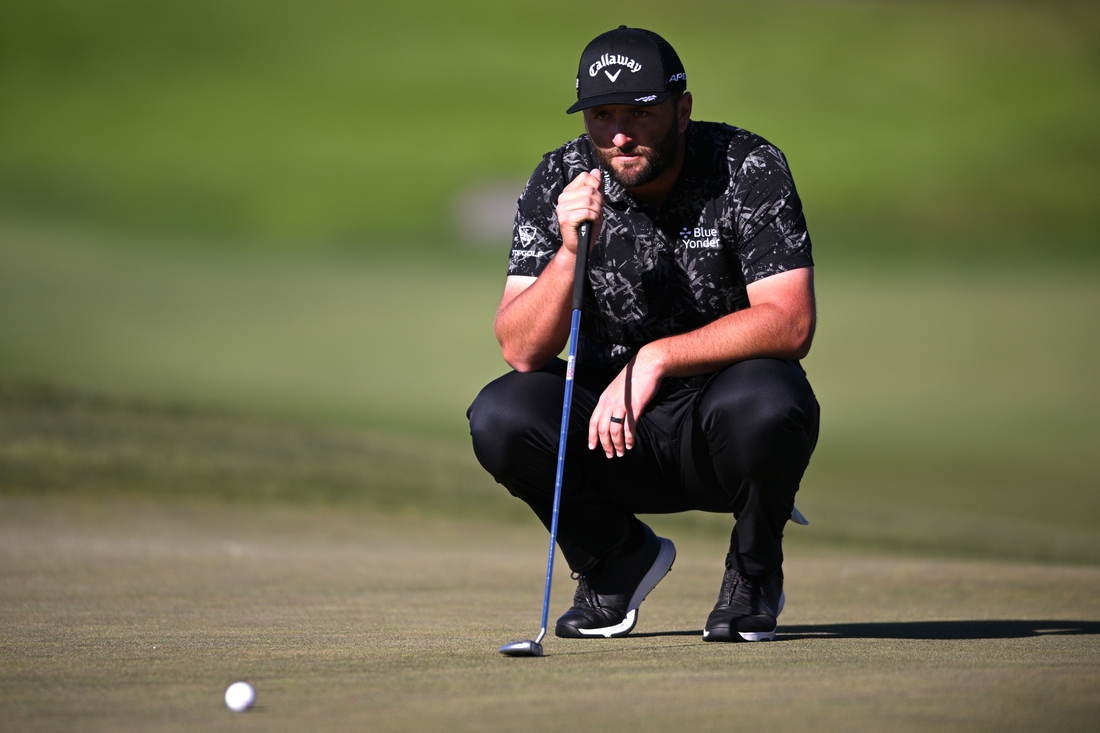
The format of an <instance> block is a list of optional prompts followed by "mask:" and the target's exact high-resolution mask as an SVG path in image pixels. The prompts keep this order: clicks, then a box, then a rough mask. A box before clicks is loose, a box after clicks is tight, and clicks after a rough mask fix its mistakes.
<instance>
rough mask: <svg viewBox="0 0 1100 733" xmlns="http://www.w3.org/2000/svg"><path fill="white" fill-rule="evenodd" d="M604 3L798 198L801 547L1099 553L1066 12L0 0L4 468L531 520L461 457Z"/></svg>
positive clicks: (156, 486)
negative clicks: (752, 138)
mask: <svg viewBox="0 0 1100 733" xmlns="http://www.w3.org/2000/svg"><path fill="white" fill-rule="evenodd" d="M619 23H628V24H631V25H637V26H641V27H648V28H651V29H653V30H656V31H658V32H660V33H661V34H662V35H664V36H665V37H666V38H668V39H669V40H670V41H671V42H672V43H673V45H674V46H675V47H676V48H677V50H678V52H679V53H680V55H681V58H682V59H683V61H684V64H685V66H686V68H687V71H688V74H689V82H690V84H689V86H690V88H691V90H692V91H693V92H694V94H695V115H694V116H695V117H696V118H698V119H707V120H718V121H726V122H730V123H732V124H737V125H739V126H743V127H746V128H748V129H750V130H753V131H754V132H757V133H759V134H762V135H764V136H765V137H767V138H768V139H770V140H771V141H772V142H774V143H776V144H777V145H779V146H780V147H781V148H782V149H783V150H784V151H785V153H786V154H787V156H788V159H789V160H790V162H791V166H792V169H793V171H794V174H795V179H796V181H797V183H798V186H799V191H800V193H801V195H802V198H803V201H804V203H805V208H806V212H807V217H808V220H809V224H810V228H811V233H812V235H813V237H814V244H815V258H816V260H817V264H818V278H819V303H820V328H819V332H818V337H817V342H816V344H815V346H814V350H813V353H812V354H811V356H810V357H809V358H808V359H807V360H806V362H805V365H806V367H807V369H808V371H809V373H810V376H811V380H812V381H813V384H814V386H815V389H816V391H817V393H818V395H819V398H820V400H821V402H822V405H823V426H822V438H821V443H820V445H819V448H818V452H817V455H816V456H815V458H814V462H813V464H812V465H811V468H810V472H809V474H808V475H807V478H806V481H805V483H804V490H803V492H802V494H800V497H799V505H800V507H801V508H803V509H804V510H805V511H806V513H807V514H809V515H810V518H811V521H812V522H813V524H811V526H810V527H809V528H807V529H805V530H801V529H799V530H797V533H800V534H796V531H794V530H792V532H791V534H792V535H795V536H796V537H797V538H799V539H801V540H803V541H821V542H833V543H857V544H869V545H873V546H876V547H891V548H902V549H908V550H911V551H919V552H941V553H948V554H979V555H985V556H994V557H1013V558H1025V559H1033V560H1057V561H1073V562H1093V563H1095V562H1100V459H1098V458H1097V455H1100V451H1097V450H1096V449H1095V447H1094V446H1095V445H1096V444H1097V442H1098V441H1100V419H1098V417H1097V415H1098V412H1100V388H1098V387H1097V385H1096V379H1095V377H1096V374H1097V373H1098V371H1100V369H1098V366H1100V329H1098V328H1097V320H1098V319H1097V316H1098V314H1100V256H1098V255H1100V236H1098V235H1097V231H1098V225H1100V206H1098V201H1100V195H1098V194H1100V185H1098V184H1097V179H1098V176H1100V132H1098V130H1100V8H1098V6H1097V5H1096V4H1095V3H1089V2H1068V1H1067V2H1053V3H1050V2H1044V3H1039V2H972V3H949V2H915V1H914V2H900V1H899V2H873V1H870V2H858V3H857V2H839V1H838V2H829V1H825V0H821V1H818V2H773V3H761V2H757V3H749V2H683V3H678V4H675V5H672V4H668V3H655V2H633V3H630V4H629V5H628V4H615V3H603V4H599V5H595V6H594V5H592V4H588V3H574V2H566V3H557V4H553V5H534V4H531V5H522V4H514V3H505V2H476V3H466V4H447V3H442V2H438V1H434V0H433V1H432V2H406V3H400V4H382V3H373V2H370V3H365V2H359V3H353V2H334V1H319V2H313V3H308V4H307V3H292V2H277V1H274V0H272V1H268V2H258V1H256V0H252V1H248V0H229V1H226V0H222V1H220V2H210V1H209V0H191V1H189V2H175V1H170V0H162V1H160V2H153V3H150V2H133V1H130V2H125V1H117V2H109V1H101V2H89V1H83V2H77V1H76V0H72V1H68V2H65V1H49V0H46V1H40V2H24V1H22V0H9V1H8V2H5V3H3V4H0V382H2V383H3V384H5V385H7V386H6V387H5V388H4V390H3V391H0V423H2V428H3V431H2V432H0V489H2V490H4V491H9V492H16V491H45V490H53V491H86V490H91V488H93V487H94V488H96V490H103V487H105V486H115V487H116V488H118V487H129V490H134V491H141V492H145V493H150V492H152V493H155V492H156V491H161V490H168V489H167V488H166V487H175V488H172V490H173V491H174V490H177V489H179V490H181V491H183V490H187V491H194V492H200V493H201V492H203V491H213V492H214V493H218V494H219V495H226V496H231V495H237V494H241V493H243V494H249V495H251V494H250V492H249V490H248V487H249V486H254V485H263V486H268V487H271V486H275V487H276V488H275V489H272V490H271V491H268V492H266V493H265V492H264V491H259V492H252V493H259V494H261V495H271V496H278V497H282V498H287V497H291V498H293V497H297V500H308V499H309V497H311V496H326V497H330V498H332V497H338V498H340V500H342V501H350V502H353V503H354V502H356V501H359V502H361V503H363V502H365V503H366V504H367V505H370V506H381V507H391V508H392V507H395V506H399V507H404V509H405V510H410V511H412V510H415V511H437V512H440V511H441V512H444V513H447V512H455V511H459V508H458V507H459V506H460V505H461V503H462V502H461V500H455V499H454V497H455V496H458V497H459V498H460V499H461V497H463V496H465V497H484V498H483V499H482V498H478V499H477V500H476V501H475V502H474V504H475V505H476V506H477V507H479V511H483V512H486V513H489V514H494V513H495V514H496V515H498V516H500V517H517V516H519V515H518V514H517V512H516V509H515V506H514V502H512V501H511V500H510V499H508V498H507V497H506V496H505V495H504V492H503V491H502V490H499V489H497V488H496V487H495V486H493V485H492V482H491V481H490V480H489V479H487V478H486V477H485V476H484V475H482V474H481V473H480V472H479V470H478V469H477V467H476V465H472V457H471V456H470V455H469V451H468V447H467V445H466V442H465V441H466V440H467V439H466V437H465V421H464V417H463V413H464V411H465V408H466V406H467V405H468V404H469V402H470V400H472V398H473V397H474V395H476V393H477V390H478V389H479V388H480V386H481V385H482V384H484V383H485V382H487V381H488V380H490V379H492V378H493V377H494V376H496V375H497V374H499V373H501V372H502V371H503V370H504V369H505V365H504V363H503V362H502V361H501V359H500V356H499V352H498V351H497V348H496V344H495V342H494V340H493V337H492V333H491V328H490V324H491V320H492V316H493V312H494V309H495V305H496V302H497V300H498V299H499V296H500V292H501V289H502V286H503V278H504V267H505V260H506V242H505V240H506V239H507V225H506V222H505V224H504V225H503V227H502V226H501V225H500V222H499V221H497V219H499V216H497V217H495V218H494V216H493V213H494V212H497V211H498V210H499V208H500V205H501V201H502V200H503V202H504V203H503V205H504V206H505V208H506V207H507V204H508V201H510V200H514V198H515V196H516V195H517V194H518V190H519V187H520V186H521V185H522V182H523V180H524V179H525V177H526V176H527V175H528V174H529V172H530V170H531V169H533V167H534V166H535V164H536V163H537V162H538V160H539V158H540V156H541V155H542V154H543V153H544V152H546V151H547V150H549V149H551V148H553V147H555V146H557V145H558V144H560V143H561V142H563V141H564V140H566V139H569V138H571V137H573V136H575V135H576V134H578V133H579V132H580V131H581V121H580V119H579V118H577V117H575V116H567V115H565V114H564V109H565V108H566V107H567V106H568V105H569V104H570V103H571V101H572V99H573V98H574V92H573V77H574V75H575V71H576V63H577V58H578V57H579V53H580V50H581V49H582V48H583V46H584V44H585V43H586V42H587V41H588V40H589V39H591V38H592V37H594V36H595V35H596V34H598V33H600V32H602V31H604V30H607V29H609V28H612V27H614V26H615V25H617V24H619ZM483 205H484V206H486V207H487V208H485V209H484V211H485V212H487V213H486V214H485V217H484V218H485V219H486V220H487V226H486V227H485V228H483V229H478V228H476V227H475V228H474V229H471V228H470V227H469V225H468V224H469V222H466V223H465V224H464V223H463V214H464V213H469V211H470V210H475V211H482V209H480V208H478V207H481V206H483ZM479 216H480V215H479ZM488 220H492V221H488ZM57 390H61V391H60V392H57ZM67 390H68V391H67ZM57 394H62V395H67V396H65V397H63V398H58V397H56V395H57ZM43 395H46V397H43ZM50 395H53V396H50ZM135 400H136V402H135ZM135 405H137V406H135ZM180 410H183V412H180ZM196 410H197V411H199V414H200V417H201V416H202V415H205V416H206V417H202V419H199V418H197V417H195V412H194V411H196ZM120 415H123V416H124V417H119V416H120ZM181 415H182V417H181ZM234 415H236V416H238V417H233V416H234ZM233 420H239V424H238V423H233ZM255 420H260V421H269V422H266V423H263V425H265V426H266V427H258V425H259V423H256V422H254V421H255ZM165 421H167V422H165ZM173 421H175V422H173ZM211 421H213V423H212V422H211ZM218 421H229V422H230V423H233V424H234V425H236V427H235V428H233V429H232V430H229V429H228V428H225V430H229V433H231V434H232V435H238V436H239V435H245V436H247V439H245V438H241V439H240V440H235V439H228V438H227V439H226V440H224V441H212V439H211V438H210V435H212V434H213V435H222V434H223V432H224V430H223V428H224V425H223V428H217V429H214V428H211V425H212V424H214V423H216V424H218V425H222V423H221V422H218ZM169 424H170V426H171V427H165V425H169ZM272 426H282V427H278V428H277V430H288V431H290V434H291V437H286V436H285V435H284V438H285V439H284V438H280V439H278V440H275V442H274V443H270V444H267V443H264V440H265V439H266V438H265V437H264V436H268V435H269V432H268V431H270V430H276V427H272ZM211 430H213V431H214V432H213V433H210V431H211ZM165 431H167V432H165ZM219 431H222V432H219ZM295 431H299V432H295ZM315 431H320V432H315ZM341 431H343V432H341ZM280 435H282V433H280ZM149 436H160V437H159V438H157V439H156V441H162V442H163V441H168V442H169V443H173V444H176V445H178V446H179V448H178V452H177V453H172V454H171V455H173V456H175V458H174V459H172V460H168V459H166V458H165V454H164V453H163V452H162V451H161V449H160V447H158V446H161V442H156V441H154V442H153V443H150V441H151V440H153V438H151V437H149ZM166 436H167V437H166ZM171 436H174V437H171ZM294 436H297V437H294ZM364 441H365V442H364ZM272 445H281V446H292V448H287V449H286V450H287V451H289V453H287V454H286V455H289V456H291V458H287V459H286V460H287V461H289V463H286V464H285V465H284V464H283V463H280V462H279V461H278V460H275V459H271V460H272V461H274V463H271V462H270V461H269V460H268V458H270V455H271V454H272V453H275V454H280V450H276V449H274V448H272V447H271V446H272ZM361 445H365V446H368V447H367V448H364V449H363V453H362V455H360V457H359V458H352V457H350V456H351V455H352V454H354V453H355V452H356V450H358V449H356V448H354V446H361ZM265 446H266V447H265ZM349 446H353V447H349ZM211 456H215V457H216V456H221V458H220V459H218V460H214V458H211ZM334 456H335V457H337V458H338V459H339V460H338V461H337V463H338V465H339V466H340V468H339V470H336V469H329V468H326V466H327V463H326V462H327V460H328V458H332V457H334ZM395 456H396V457H398V458H400V460H397V459H396V458H394V457H395ZM176 459H178V460H176ZM222 459H224V460H222ZM219 461H220V462H219ZM302 462H304V463H302ZM382 464H384V466H383V467H382V468H379V466H380V465H382ZM272 466H275V468H272ZM279 466H283V467H284V468H285V469H286V470H285V472H283V473H280V471H281V470H282V469H280V468H279ZM303 466H305V467H303ZM165 471H168V473H169V474H171V477H169V478H165V476H166V475H167V474H165V473H164V472H165ZM173 471H174V472H175V473H172V472H173ZM250 472H251V473H250ZM135 477H137V478H135ZM158 477H160V478H158ZM250 477H251V478H250ZM303 477H304V478H303ZM179 487H184V488H179ZM326 487H327V488H326ZM410 487H416V488H415V490H413V488H410ZM387 492H389V493H387ZM712 519H713V521H712ZM666 521H670V522H673V523H676V522H679V525H680V526H681V527H682V528H685V529H686V528H690V527H695V528H698V529H699V530H700V531H708V532H709V531H714V532H725V531H728V527H725V526H724V524H723V522H724V520H721V518H707V517H698V516H686V517H680V518H675V519H670V520H666Z"/></svg>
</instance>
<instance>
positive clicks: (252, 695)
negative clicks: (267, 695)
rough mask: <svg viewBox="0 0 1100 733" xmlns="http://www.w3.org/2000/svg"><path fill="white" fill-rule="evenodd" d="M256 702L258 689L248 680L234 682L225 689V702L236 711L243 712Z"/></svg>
mask: <svg viewBox="0 0 1100 733" xmlns="http://www.w3.org/2000/svg"><path fill="white" fill-rule="evenodd" d="M255 702H256V691H255V690H253V689H252V685H250V684H248V683H247V682H234V683H233V684H231V685H230V686H229V687H228V688H226V690H225V704H226V705H227V706H229V709H230V710H232V711H233V712H235V713H243V712H244V711H245V710H248V709H249V708H250V707H252V704H253V703H255Z"/></svg>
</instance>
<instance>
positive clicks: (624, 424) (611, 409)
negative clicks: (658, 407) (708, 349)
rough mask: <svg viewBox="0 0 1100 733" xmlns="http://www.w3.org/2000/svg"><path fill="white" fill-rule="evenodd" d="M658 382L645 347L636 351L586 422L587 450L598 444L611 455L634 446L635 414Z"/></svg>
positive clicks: (658, 376)
mask: <svg viewBox="0 0 1100 733" xmlns="http://www.w3.org/2000/svg"><path fill="white" fill-rule="evenodd" d="M660 386H661V372H660V369H658V368H657V366H656V364H654V363H653V362H652V361H650V360H649V359H648V358H646V356H645V355H644V349H643V350H641V351H639V352H638V353H637V354H636V355H635V356H634V358H633V359H631V360H630V363H628V364H627V365H626V366H625V367H623V370H622V371H621V372H619V374H618V376H617V377H615V379H614V381H612V382H611V384H609V385H608V387H607V389H605V390H604V391H603V394H602V395H600V401H599V402H597V403H596V409H595V410H593V411H592V418H591V420H589V422H588V448H589V450H596V447H597V445H598V446H600V447H602V448H603V452H604V453H605V454H606V455H607V457H608V458H614V457H615V456H620V457H621V456H623V455H624V454H625V452H626V451H628V450H630V449H631V448H633V447H634V429H635V426H636V424H637V421H638V417H639V416H640V415H641V414H642V411H643V410H644V409H645V406H646V405H648V404H649V401H650V400H651V399H653V395H655V394H657V388H658V387H660ZM612 418H616V419H615V420H612Z"/></svg>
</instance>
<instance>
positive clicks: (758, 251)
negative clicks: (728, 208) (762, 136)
mask: <svg viewBox="0 0 1100 733" xmlns="http://www.w3.org/2000/svg"><path fill="white" fill-rule="evenodd" d="M732 193H733V202H732V203H733V215H734V224H735V226H736V229H737V241H738V254H739V255H740V257H741V267H742V270H743V271H744V275H745V282H746V283H753V282H756V281H757V280H761V279H763V278H765V277H768V276H769V275H775V274H777V273H780V272H787V271H788V270H797V269H799V268H801V267H812V266H813V264H814V261H813V256H812V254H811V245H810V234H809V232H808V231H807V230H806V217H805V216H804V215H803V213H802V200H801V199H800V198H799V197H798V192H797V191H796V190H795V187H794V179H793V178H792V177H791V172H790V169H789V168H788V167H787V159H786V158H785V157H784V156H783V153H782V152H780V151H779V149H778V148H776V147H774V146H773V145H768V144H766V145H761V146H759V147H757V148H755V149H754V150H753V151H752V152H750V153H749V154H748V156H746V157H745V160H744V162H743V163H742V164H741V168H740V170H739V171H737V172H736V174H735V176H734V184H733V189H732Z"/></svg>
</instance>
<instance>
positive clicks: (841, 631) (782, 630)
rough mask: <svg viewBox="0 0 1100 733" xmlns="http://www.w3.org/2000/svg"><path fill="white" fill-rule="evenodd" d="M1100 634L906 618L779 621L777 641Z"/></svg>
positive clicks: (1052, 625)
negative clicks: (851, 621)
mask: <svg viewBox="0 0 1100 733" xmlns="http://www.w3.org/2000/svg"><path fill="white" fill-rule="evenodd" d="M1090 634H1100V622H1098V621H907V622H898V623H863V624H806V625H802V626H783V625H780V626H779V628H778V629H777V630H776V641H795V640H797V639H942V640H952V639H1021V638H1024V637H1028V636H1051V635H1059V636H1079V635H1090ZM702 635H703V630H702V629H694V630H691V631H654V632H650V633H645V634H631V635H630V636H631V637H635V638H639V637H640V638H644V637H659V636H698V637H701V636H702Z"/></svg>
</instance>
